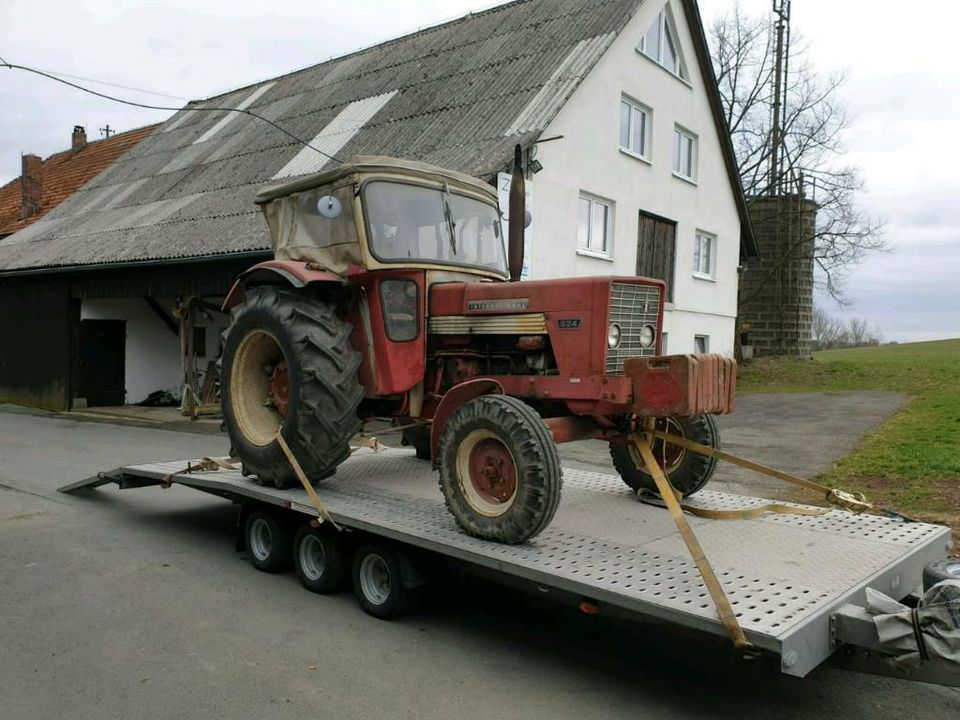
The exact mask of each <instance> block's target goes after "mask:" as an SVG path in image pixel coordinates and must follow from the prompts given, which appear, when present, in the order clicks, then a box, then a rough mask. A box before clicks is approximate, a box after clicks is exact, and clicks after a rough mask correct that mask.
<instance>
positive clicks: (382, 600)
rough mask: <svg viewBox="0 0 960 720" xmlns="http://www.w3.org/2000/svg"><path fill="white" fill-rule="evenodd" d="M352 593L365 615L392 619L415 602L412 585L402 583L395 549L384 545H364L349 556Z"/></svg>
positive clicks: (400, 568)
mask: <svg viewBox="0 0 960 720" xmlns="http://www.w3.org/2000/svg"><path fill="white" fill-rule="evenodd" d="M353 592H354V594H355V595H356V596H357V600H359V601H360V607H362V608H363V610H364V612H366V613H367V614H368V615H373V616H374V617H375V618H380V619H381V620H393V619H395V618H398V617H400V616H401V615H404V614H406V613H408V612H410V610H412V609H413V607H414V606H415V605H416V601H417V597H418V593H417V591H416V588H408V587H405V586H404V583H403V569H402V567H401V565H400V559H399V557H398V555H397V551H396V550H394V549H393V548H390V547H387V546H386V545H381V544H376V545H364V546H363V547H361V548H360V549H359V550H357V552H356V554H355V555H354V556H353Z"/></svg>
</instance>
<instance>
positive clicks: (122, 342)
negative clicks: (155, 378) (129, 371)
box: [80, 320, 127, 407]
mask: <svg viewBox="0 0 960 720" xmlns="http://www.w3.org/2000/svg"><path fill="white" fill-rule="evenodd" d="M126 343H127V322H126V320H81V321H80V396H81V397H85V398H86V399H87V407H96V406H100V407H104V406H110V405H123V404H124V401H125V399H126V389H125V388H126V376H125V365H126Z"/></svg>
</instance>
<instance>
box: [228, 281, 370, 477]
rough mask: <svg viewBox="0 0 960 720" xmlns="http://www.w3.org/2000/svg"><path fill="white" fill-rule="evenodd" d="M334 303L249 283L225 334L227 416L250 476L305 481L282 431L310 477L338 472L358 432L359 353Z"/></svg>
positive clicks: (229, 426) (234, 445)
mask: <svg viewBox="0 0 960 720" xmlns="http://www.w3.org/2000/svg"><path fill="white" fill-rule="evenodd" d="M350 335H351V327H350V325H349V324H348V323H346V322H344V321H343V320H341V319H340V318H339V317H338V315H337V313H336V310H335V306H334V304H333V303H330V302H325V301H323V300H321V299H319V298H317V297H314V296H312V295H309V294H307V293H306V292H302V291H301V292H298V291H295V290H292V289H287V288H279V287H274V286H263V287H254V288H250V289H249V290H248V291H247V293H246V297H245V299H244V302H243V303H242V304H241V305H239V306H238V307H236V308H235V309H234V310H233V312H232V317H231V324H230V327H228V328H227V330H226V332H225V333H224V342H223V357H222V361H221V363H222V367H221V373H220V376H221V383H222V384H221V394H222V398H223V418H224V423H225V425H226V427H227V432H228V434H229V435H230V442H231V445H232V446H233V449H234V450H235V451H236V453H237V455H239V456H240V460H241V461H242V463H243V472H244V474H245V475H253V476H254V478H255V479H256V481H257V482H259V483H260V484H263V485H274V486H276V487H278V488H285V487H291V486H295V485H298V484H299V481H298V480H297V477H296V475H295V474H294V472H293V468H292V467H291V466H290V463H289V462H288V460H287V458H286V455H285V454H284V452H283V450H282V449H281V448H280V446H279V444H278V443H277V441H276V435H277V431H278V430H280V429H281V428H282V432H283V438H284V440H286V442H287V444H288V445H289V446H290V449H291V450H292V451H293V454H294V456H295V457H296V458H297V460H298V461H299V463H300V465H301V467H302V468H303V470H304V472H305V473H306V475H307V477H308V478H310V479H311V480H322V479H323V478H325V477H328V476H330V475H332V474H333V473H334V471H335V470H336V467H337V465H339V464H340V463H341V462H343V461H344V460H346V459H347V457H349V455H350V438H352V437H353V436H354V435H355V434H356V433H357V432H359V430H360V420H359V418H358V416H357V407H358V406H359V404H360V401H361V400H362V399H363V387H362V386H361V385H360V382H359V380H358V379H357V370H358V368H359V366H360V354H359V353H358V352H356V351H355V350H354V349H353V348H352V347H351V345H350Z"/></svg>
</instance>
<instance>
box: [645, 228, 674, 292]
mask: <svg viewBox="0 0 960 720" xmlns="http://www.w3.org/2000/svg"><path fill="white" fill-rule="evenodd" d="M676 259H677V224H676V223H675V222H673V221H672V220H667V219H666V218H662V217H657V216H656V215H650V214H649V213H645V212H643V211H641V212H640V231H639V234H638V238H637V275H639V276H641V277H648V278H654V279H656V280H663V281H664V282H666V283H667V302H673V273H674V265H675V264H676Z"/></svg>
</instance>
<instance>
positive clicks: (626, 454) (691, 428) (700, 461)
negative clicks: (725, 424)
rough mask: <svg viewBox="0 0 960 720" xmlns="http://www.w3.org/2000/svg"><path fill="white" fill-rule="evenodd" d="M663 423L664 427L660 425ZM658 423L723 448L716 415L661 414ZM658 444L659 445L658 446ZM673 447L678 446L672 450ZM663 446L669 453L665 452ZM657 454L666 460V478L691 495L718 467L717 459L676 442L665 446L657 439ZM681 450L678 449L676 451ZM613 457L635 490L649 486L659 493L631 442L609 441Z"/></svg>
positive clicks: (688, 437) (625, 479)
mask: <svg viewBox="0 0 960 720" xmlns="http://www.w3.org/2000/svg"><path fill="white" fill-rule="evenodd" d="M661 426H663V427H661ZM657 427H658V428H660V429H666V430H667V431H668V432H674V433H678V434H680V435H682V436H683V437H685V438H687V439H688V440H693V441H694V442H698V443H700V444H701V445H706V446H708V447H711V448H713V449H715V450H718V449H719V448H720V431H719V429H718V428H717V421H716V420H715V419H714V417H713V415H694V416H693V417H686V418H679V417H678V418H658V419H657ZM658 448H659V449H658ZM671 448H673V449H675V450H674V451H673V452H672V454H671ZM664 450H666V452H667V453H668V454H666V455H665V454H664ZM654 451H655V452H654V455H655V456H656V457H657V459H658V460H660V461H661V462H663V460H664V459H666V460H667V462H666V463H665V464H666V465H667V467H666V474H667V478H668V479H669V480H670V484H671V485H673V487H674V488H675V489H676V490H679V491H680V492H681V493H683V495H684V497H689V496H690V495H693V494H694V493H695V492H697V491H699V490H701V489H703V486H704V485H706V484H707V483H708V482H709V481H710V478H711V477H713V473H714V472H715V471H716V469H717V462H718V461H717V459H716V458H713V457H707V456H706V455H700V454H698V453H695V452H690V451H688V450H684V449H682V448H678V447H677V446H676V445H673V446H669V447H668V448H664V446H663V444H662V443H660V442H659V441H657V442H656V443H654ZM677 451H678V452H677ZM610 457H611V458H612V459H613V467H614V468H615V469H616V471H617V472H618V473H619V474H620V477H621V478H622V479H623V481H624V482H625V483H626V484H627V485H628V486H629V487H630V489H631V490H633V491H634V492H639V491H640V490H649V491H650V492H654V493H657V492H659V491H658V490H657V484H656V482H654V480H653V477H652V476H651V475H650V474H649V473H648V472H647V471H646V470H645V469H641V468H643V467H644V463H643V460H642V459H641V458H640V454H639V453H638V452H637V451H636V449H635V448H634V447H632V446H630V445H613V444H611V445H610Z"/></svg>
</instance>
